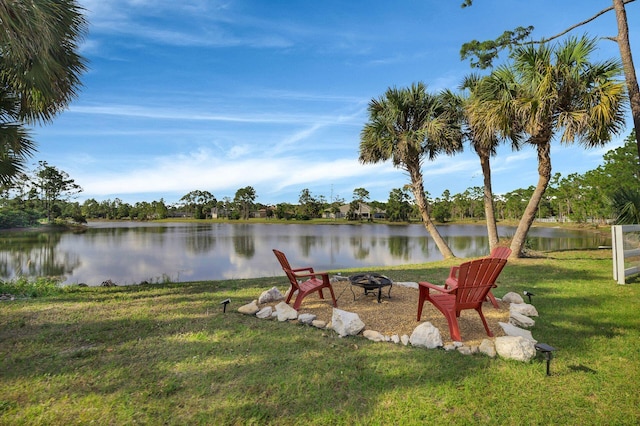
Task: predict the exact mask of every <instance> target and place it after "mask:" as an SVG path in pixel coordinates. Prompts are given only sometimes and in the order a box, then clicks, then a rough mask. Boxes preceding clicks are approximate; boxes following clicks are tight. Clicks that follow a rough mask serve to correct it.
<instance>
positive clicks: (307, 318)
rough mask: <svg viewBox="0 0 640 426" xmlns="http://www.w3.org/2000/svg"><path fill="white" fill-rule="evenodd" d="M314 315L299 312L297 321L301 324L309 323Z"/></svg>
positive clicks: (314, 317) (313, 318)
mask: <svg viewBox="0 0 640 426" xmlns="http://www.w3.org/2000/svg"><path fill="white" fill-rule="evenodd" d="M316 317H317V315H314V314H300V315H298V321H299V322H300V323H302V324H306V325H311V323H312V322H313V321H314V320H315V319H316Z"/></svg>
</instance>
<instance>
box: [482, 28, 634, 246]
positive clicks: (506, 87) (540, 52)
mask: <svg viewBox="0 0 640 426" xmlns="http://www.w3.org/2000/svg"><path fill="white" fill-rule="evenodd" d="M595 47H596V43H595V40H594V39H589V38H587V37H581V38H569V39H567V40H565V41H564V42H562V43H560V44H558V45H556V46H555V47H553V48H552V47H549V46H548V45H540V46H538V47H534V46H532V45H527V46H520V47H517V48H515V49H514V52H513V54H512V60H513V64H512V65H511V66H508V67H507V66H503V67H500V68H498V69H496V71H494V72H493V73H491V75H490V76H488V77H487V78H486V80H484V81H483V82H482V84H481V85H480V86H479V87H478V90H479V93H478V97H479V100H478V102H476V103H474V107H473V108H472V111H471V113H472V114H473V115H475V116H476V117H475V120H483V122H484V123H485V126H484V129H485V130H484V131H486V132H490V133H493V132H497V134H498V135H499V136H500V137H510V136H512V135H513V134H514V130H516V131H517V130H519V129H521V130H522V131H523V132H524V133H525V134H526V142H527V143H529V144H531V145H532V146H533V147H534V148H535V149H536V151H537V156H538V183H537V185H536V187H535V190H534V191H533V194H532V196H531V198H530V200H529V202H528V204H527V207H526V209H525V211H524V214H523V216H522V218H521V220H520V222H519V224H518V228H517V229H516V232H515V234H514V236H513V240H512V242H511V250H512V257H521V256H522V250H523V247H524V244H525V240H526V237H527V234H528V232H529V229H530V228H531V225H532V223H533V221H534V219H535V215H536V212H537V210H538V207H539V205H540V201H541V200H542V197H543V195H544V192H545V190H546V188H547V186H548V184H549V181H550V179H551V141H552V140H553V139H554V137H559V139H560V142H561V143H566V144H569V143H573V142H576V141H578V142H579V143H581V144H582V145H584V146H585V147H587V148H591V147H596V146H602V145H604V144H605V143H607V142H608V141H609V140H610V138H611V136H612V134H618V133H620V131H621V130H622V128H623V125H624V105H625V101H626V93H625V85H624V82H623V81H621V80H619V77H620V76H621V72H622V70H621V67H620V64H619V62H618V61H614V60H609V61H603V62H597V63H592V62H590V61H589V56H590V54H592V53H593V52H594V50H595ZM514 126H515V128H514ZM485 136H487V135H485Z"/></svg>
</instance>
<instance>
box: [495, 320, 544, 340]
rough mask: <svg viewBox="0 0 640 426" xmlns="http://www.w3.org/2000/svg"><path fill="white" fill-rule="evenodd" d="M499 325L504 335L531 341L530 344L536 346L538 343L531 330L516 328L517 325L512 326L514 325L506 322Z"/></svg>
mask: <svg viewBox="0 0 640 426" xmlns="http://www.w3.org/2000/svg"><path fill="white" fill-rule="evenodd" d="M498 324H500V327H502V330H503V331H504V334H506V335H507V336H512V337H518V336H519V337H523V338H525V339H527V340H529V341H530V342H532V343H533V344H536V343H537V342H538V341H537V340H536V339H534V338H533V336H532V335H531V332H530V331H529V330H525V329H522V328H519V327H516V326H515V325H512V324H507V323H506V322H498Z"/></svg>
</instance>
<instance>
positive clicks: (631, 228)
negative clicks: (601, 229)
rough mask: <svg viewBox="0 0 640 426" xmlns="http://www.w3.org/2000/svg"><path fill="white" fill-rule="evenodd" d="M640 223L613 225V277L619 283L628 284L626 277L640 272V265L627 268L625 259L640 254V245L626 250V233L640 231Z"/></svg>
mask: <svg viewBox="0 0 640 426" xmlns="http://www.w3.org/2000/svg"><path fill="white" fill-rule="evenodd" d="M639 231H640V225H614V226H612V227H611V243H612V246H613V279H614V280H616V281H617V282H618V284H626V280H625V279H626V277H628V276H629V275H634V274H638V273H640V266H632V267H629V268H625V264H624V262H625V259H626V258H628V257H635V256H640V247H639V248H633V249H628V250H625V248H624V233H625V232H639Z"/></svg>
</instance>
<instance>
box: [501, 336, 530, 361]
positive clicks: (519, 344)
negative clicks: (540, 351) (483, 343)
mask: <svg viewBox="0 0 640 426" xmlns="http://www.w3.org/2000/svg"><path fill="white" fill-rule="evenodd" d="M495 345H496V352H497V353H498V355H500V356H501V357H502V358H507V359H514V360H516V361H524V362H526V361H529V360H531V359H532V358H533V357H535V356H536V348H535V345H534V343H533V342H531V341H530V340H528V339H525V338H524V337H522V336H501V337H497V338H496V342H495Z"/></svg>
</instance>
